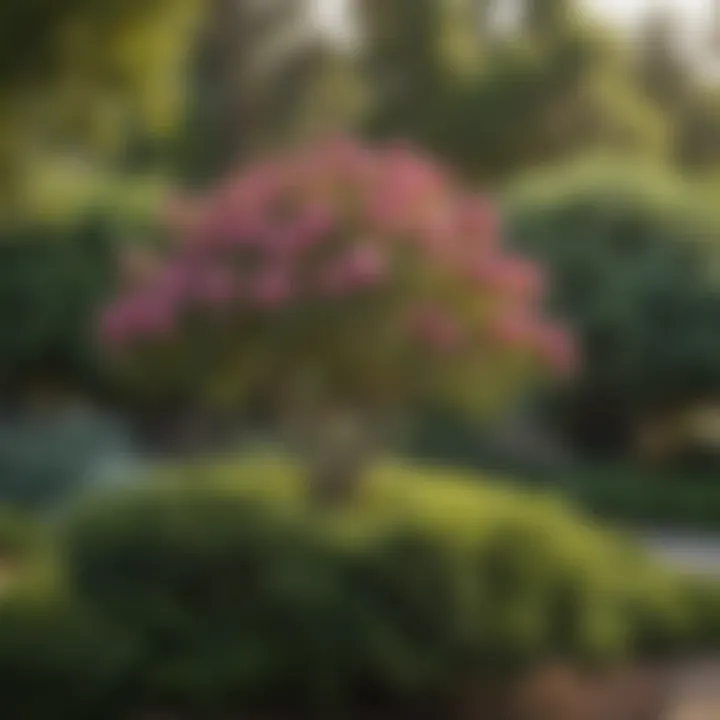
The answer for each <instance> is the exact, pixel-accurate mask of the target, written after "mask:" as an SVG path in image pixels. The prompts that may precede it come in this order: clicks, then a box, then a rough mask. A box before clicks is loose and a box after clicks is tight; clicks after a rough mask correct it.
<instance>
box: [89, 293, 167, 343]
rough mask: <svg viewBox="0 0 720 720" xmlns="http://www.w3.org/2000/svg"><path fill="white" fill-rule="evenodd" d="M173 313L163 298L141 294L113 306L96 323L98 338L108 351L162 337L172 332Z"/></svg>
mask: <svg viewBox="0 0 720 720" xmlns="http://www.w3.org/2000/svg"><path fill="white" fill-rule="evenodd" d="M175 321H176V313H175V309H174V308H173V306H172V304H171V303H169V302H167V301H166V300H165V299H164V298H162V297H158V296H156V295H152V294H148V293H144V294H142V295H134V296H130V297H127V298H124V299H122V300H120V301H119V302H116V303H115V304H113V305H111V306H110V307H109V308H107V309H106V310H105V311H104V312H103V313H102V316H101V319H100V337H101V339H102V341H103V342H104V343H105V344H107V345H108V347H110V348H112V349H115V350H117V349H121V348H122V347H123V346H127V345H128V344H131V343H132V342H134V341H135V340H138V339H141V338H147V337H153V336H154V337H164V336H167V335H169V334H170V333H171V332H172V331H173V330H174V329H175Z"/></svg>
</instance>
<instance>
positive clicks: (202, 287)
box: [196, 267, 239, 307]
mask: <svg viewBox="0 0 720 720" xmlns="http://www.w3.org/2000/svg"><path fill="white" fill-rule="evenodd" d="M237 285H238V283H237V277H236V275H235V273H233V272H232V271H231V270H230V269H228V268H224V267H211V268H207V269H205V270H203V271H201V273H200V277H199V278H198V279H197V289H196V292H197V297H198V299H199V300H200V301H201V302H203V303H204V304H206V305H207V306H208V307H223V306H226V305H228V304H230V303H231V302H232V301H234V300H236V299H237V298H238V294H239V293H238V287H237Z"/></svg>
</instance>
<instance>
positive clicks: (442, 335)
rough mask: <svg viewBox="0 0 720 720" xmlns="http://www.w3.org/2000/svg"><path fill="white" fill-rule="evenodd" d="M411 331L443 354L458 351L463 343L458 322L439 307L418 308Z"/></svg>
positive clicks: (411, 320) (411, 319) (411, 323)
mask: <svg viewBox="0 0 720 720" xmlns="http://www.w3.org/2000/svg"><path fill="white" fill-rule="evenodd" d="M410 330H411V333H412V334H413V335H414V336H415V337H416V338H417V339H419V340H420V341H422V342H423V343H426V344H428V345H430V346H431V347H433V348H435V349H436V350H440V351H443V352H453V351H456V350H458V349H459V348H460V346H461V344H462V341H463V333H462V331H461V329H460V326H459V324H458V322H457V321H456V320H455V318H453V317H452V316H451V315H450V314H449V313H448V312H447V311H445V310H443V309H441V308H439V307H434V306H427V307H421V308H416V309H415V310H414V311H413V312H412V313H411V317H410Z"/></svg>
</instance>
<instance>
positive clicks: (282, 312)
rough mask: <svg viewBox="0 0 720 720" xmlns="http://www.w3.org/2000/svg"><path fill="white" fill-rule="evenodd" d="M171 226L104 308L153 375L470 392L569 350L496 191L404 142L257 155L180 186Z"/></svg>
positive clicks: (569, 356)
mask: <svg viewBox="0 0 720 720" xmlns="http://www.w3.org/2000/svg"><path fill="white" fill-rule="evenodd" d="M170 227H171V230H172V233H173V236H174V238H175V240H176V242H174V243H173V244H172V246H171V247H170V250H169V252H168V253H167V255H166V256H165V257H163V258H154V259H153V260H152V261H151V262H150V263H148V262H138V261H137V259H135V261H133V262H132V263H131V270H132V282H130V283H129V286H128V288H127V289H126V290H125V291H124V292H123V294H122V295H121V296H120V297H118V298H117V299H116V300H115V301H114V302H113V303H112V304H111V305H110V307H108V308H107V309H106V311H105V312H104V314H103V316H102V322H101V335H102V339H103V342H104V344H105V346H106V347H107V348H108V349H109V350H111V351H112V353H113V354H114V355H116V356H117V357H118V358H119V359H120V360H121V361H122V362H123V363H125V364H126V365H127V366H128V367H133V368H135V369H136V370H137V369H139V370H140V375H141V377H143V378H144V379H146V380H147V378H148V377H151V378H153V383H152V384H153V385H154V386H155V387H159V386H160V384H162V383H168V382H179V383H181V384H183V385H184V386H185V387H186V388H188V387H189V388H192V389H193V390H198V389H199V388H198V385H200V386H201V388H200V389H201V390H202V391H203V393H207V392H211V393H216V394H217V396H219V397H224V398H237V397H238V394H242V393H244V392H246V391H248V390H249V389H252V390H257V389H258V388H264V389H269V390H272V391H273V392H280V393H288V392H290V393H297V392H305V391H309V392H312V393H319V395H320V396H322V397H327V396H330V397H332V398H334V399H341V400H343V401H351V402H358V401H359V400H362V401H367V402H375V401H378V402H388V401H397V400H398V399H401V398H407V397H418V396H419V395H420V396H424V395H427V394H431V395H436V394H437V392H440V393H441V394H442V395H444V396H447V394H448V391H449V393H450V394H451V395H452V396H453V397H454V398H461V399H464V400H471V401H472V404H473V405H477V403H478V401H479V400H480V395H479V393H477V392H473V390H475V389H478V390H479V389H480V388H481V387H482V388H484V389H485V390H488V389H492V390H496V391H497V390H498V389H499V388H507V389H510V388H515V387H516V386H517V384H518V380H519V379H520V378H523V379H524V378H527V377H528V376H529V375H531V374H533V372H534V371H535V370H536V369H537V368H542V367H543V366H544V367H551V368H554V369H557V370H561V371H568V370H570V369H571V366H572V364H573V360H574V358H573V352H572V346H571V343H570V341H569V339H568V336H567V335H566V333H565V332H564V331H563V330H562V329H561V328H560V327H558V326H556V325H555V324H552V323H549V322H548V321H547V320H546V319H545V318H544V317H543V315H542V309H541V305H542V298H543V293H544V286H543V277H542V274H541V272H540V271H539V270H538V268H537V267H536V266H535V265H534V264H532V263H530V262H528V261H526V260H524V259H523V258H521V257H517V256H514V255H511V254H509V253H508V252H507V251H505V250H504V249H503V248H502V246H501V243H500V240H499V233H498V227H497V222H496V217H495V214H494V212H493V210H492V207H491V206H490V204H489V202H488V201H487V200H486V199H484V198H482V197H476V196H473V195H469V194H466V193H465V192H463V191H462V189H460V188H459V187H458V186H456V185H455V183H454V182H453V181H452V179H450V178H449V177H448V176H447V175H446V174H445V172H444V171H443V170H442V169H441V168H439V167H437V166H435V165H434V164H433V163H432V162H430V161H428V160H426V159H425V158H423V157H421V156H419V155H418V154H416V153H415V152H413V151H412V150H409V149H406V148H403V147H384V148H379V149H370V148H367V147H363V146H361V145H358V144H355V143H353V142H349V141H333V142H330V143H327V144H324V145H322V146H321V147H316V148H313V149H310V150H309V151H304V152H301V153H298V154H295V155H292V156H289V157H283V158H281V159H272V160H269V161H265V162H263V163H260V164H258V165H256V166H254V167H251V168H249V169H246V170H244V171H243V172H242V173H240V174H239V175H237V176H234V177H230V178H229V179H227V180H225V181H224V182H222V183H221V184H219V185H218V186H217V187H215V188H214V189H212V190H211V191H210V192H208V193H207V194H206V195H205V196H203V197H200V198H194V199H192V200H185V201H182V202H179V203H177V204H176V206H175V207H174V208H173V209H172V212H171V213H170ZM169 359H170V360H171V362H168V360H169ZM153 370H157V371H156V372H153ZM488 373H492V375H491V377H492V382H490V383H488V382H487V380H488ZM206 381H207V382H206ZM506 381H507V382H506Z"/></svg>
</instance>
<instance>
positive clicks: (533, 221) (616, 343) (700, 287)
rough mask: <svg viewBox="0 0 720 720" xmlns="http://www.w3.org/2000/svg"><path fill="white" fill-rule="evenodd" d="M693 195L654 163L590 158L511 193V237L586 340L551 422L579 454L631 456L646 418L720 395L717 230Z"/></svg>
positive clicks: (713, 214)
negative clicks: (576, 372) (631, 164)
mask: <svg viewBox="0 0 720 720" xmlns="http://www.w3.org/2000/svg"><path fill="white" fill-rule="evenodd" d="M693 191H694V188H693V186H692V185H690V184H688V183H684V182H683V181H682V180H681V179H679V178H677V177H674V176H668V174H667V173H666V172H664V171H662V170H661V169H660V168H657V167H636V168H633V169H631V170H628V166H627V163H620V164H618V163H612V162H609V163H597V162H591V163H587V162H585V163H580V164H576V165H572V166H570V167H563V168H559V169H558V168H554V169H552V170H550V171H543V172H541V173H540V174H539V175H538V176H536V177H531V178H530V179H524V180H523V182H522V183H521V184H520V186H519V187H517V188H514V190H513V192H512V193H510V196H509V198H508V202H507V207H506V210H507V216H508V225H509V234H510V235H511V237H512V238H513V240H514V242H515V244H516V245H517V246H518V247H519V248H520V249H521V250H522V251H523V252H524V253H527V254H528V255H530V256H531V257H533V258H534V259H535V260H537V261H538V262H540V263H541V264H542V265H543V266H544V267H545V268H546V269H547V271H548V276H549V279H550V286H551V298H550V300H551V304H552V306H553V309H554V311H555V312H557V313H558V314H559V315H561V316H563V317H565V318H567V320H568V321H569V323H570V325H571V327H572V328H573V330H574V332H575V334H576V337H577V340H578V342H579V345H580V349H581V354H582V374H581V377H580V379H579V382H577V383H575V384H574V385H573V386H572V387H571V388H570V389H569V391H568V392H563V393H562V394H559V395H558V394H554V397H553V401H554V402H553V404H552V407H553V410H554V412H553V414H552V415H551V416H550V419H551V421H555V422H557V421H558V419H559V422H560V426H561V427H562V428H563V429H564V430H566V432H567V433H568V435H569V437H571V438H572V439H574V440H575V442H576V444H577V446H578V447H579V448H581V449H584V450H586V451H592V452H595V453H602V454H607V453H610V454H613V453H619V452H620V453H622V452H626V451H627V450H629V449H632V447H633V443H634V440H635V432H636V430H637V429H638V427H639V426H640V425H641V424H642V423H643V422H646V421H647V420H650V419H653V418H655V417H656V416H657V414H658V413H662V414H669V415H670V416H671V417H672V415H673V413H674V412H675V411H683V410H685V409H686V408H687V407H688V406H692V405H693V404H695V403H697V402H702V401H703V400H706V399H707V398H712V397H713V396H716V395H717V393H718V392H720V364H718V362H717V359H718V357H720V335H718V333H717V327H718V322H720V316H719V315H718V313H719V311H720V310H719V309H720V285H719V284H718V267H719V263H720V253H719V252H718V249H719V248H720V245H719V244H718V238H719V237H720V223H719V222H718V216H717V212H713V211H712V210H711V209H710V208H711V206H709V205H708V204H703V203H702V202H699V201H698V193H696V192H693Z"/></svg>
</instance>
